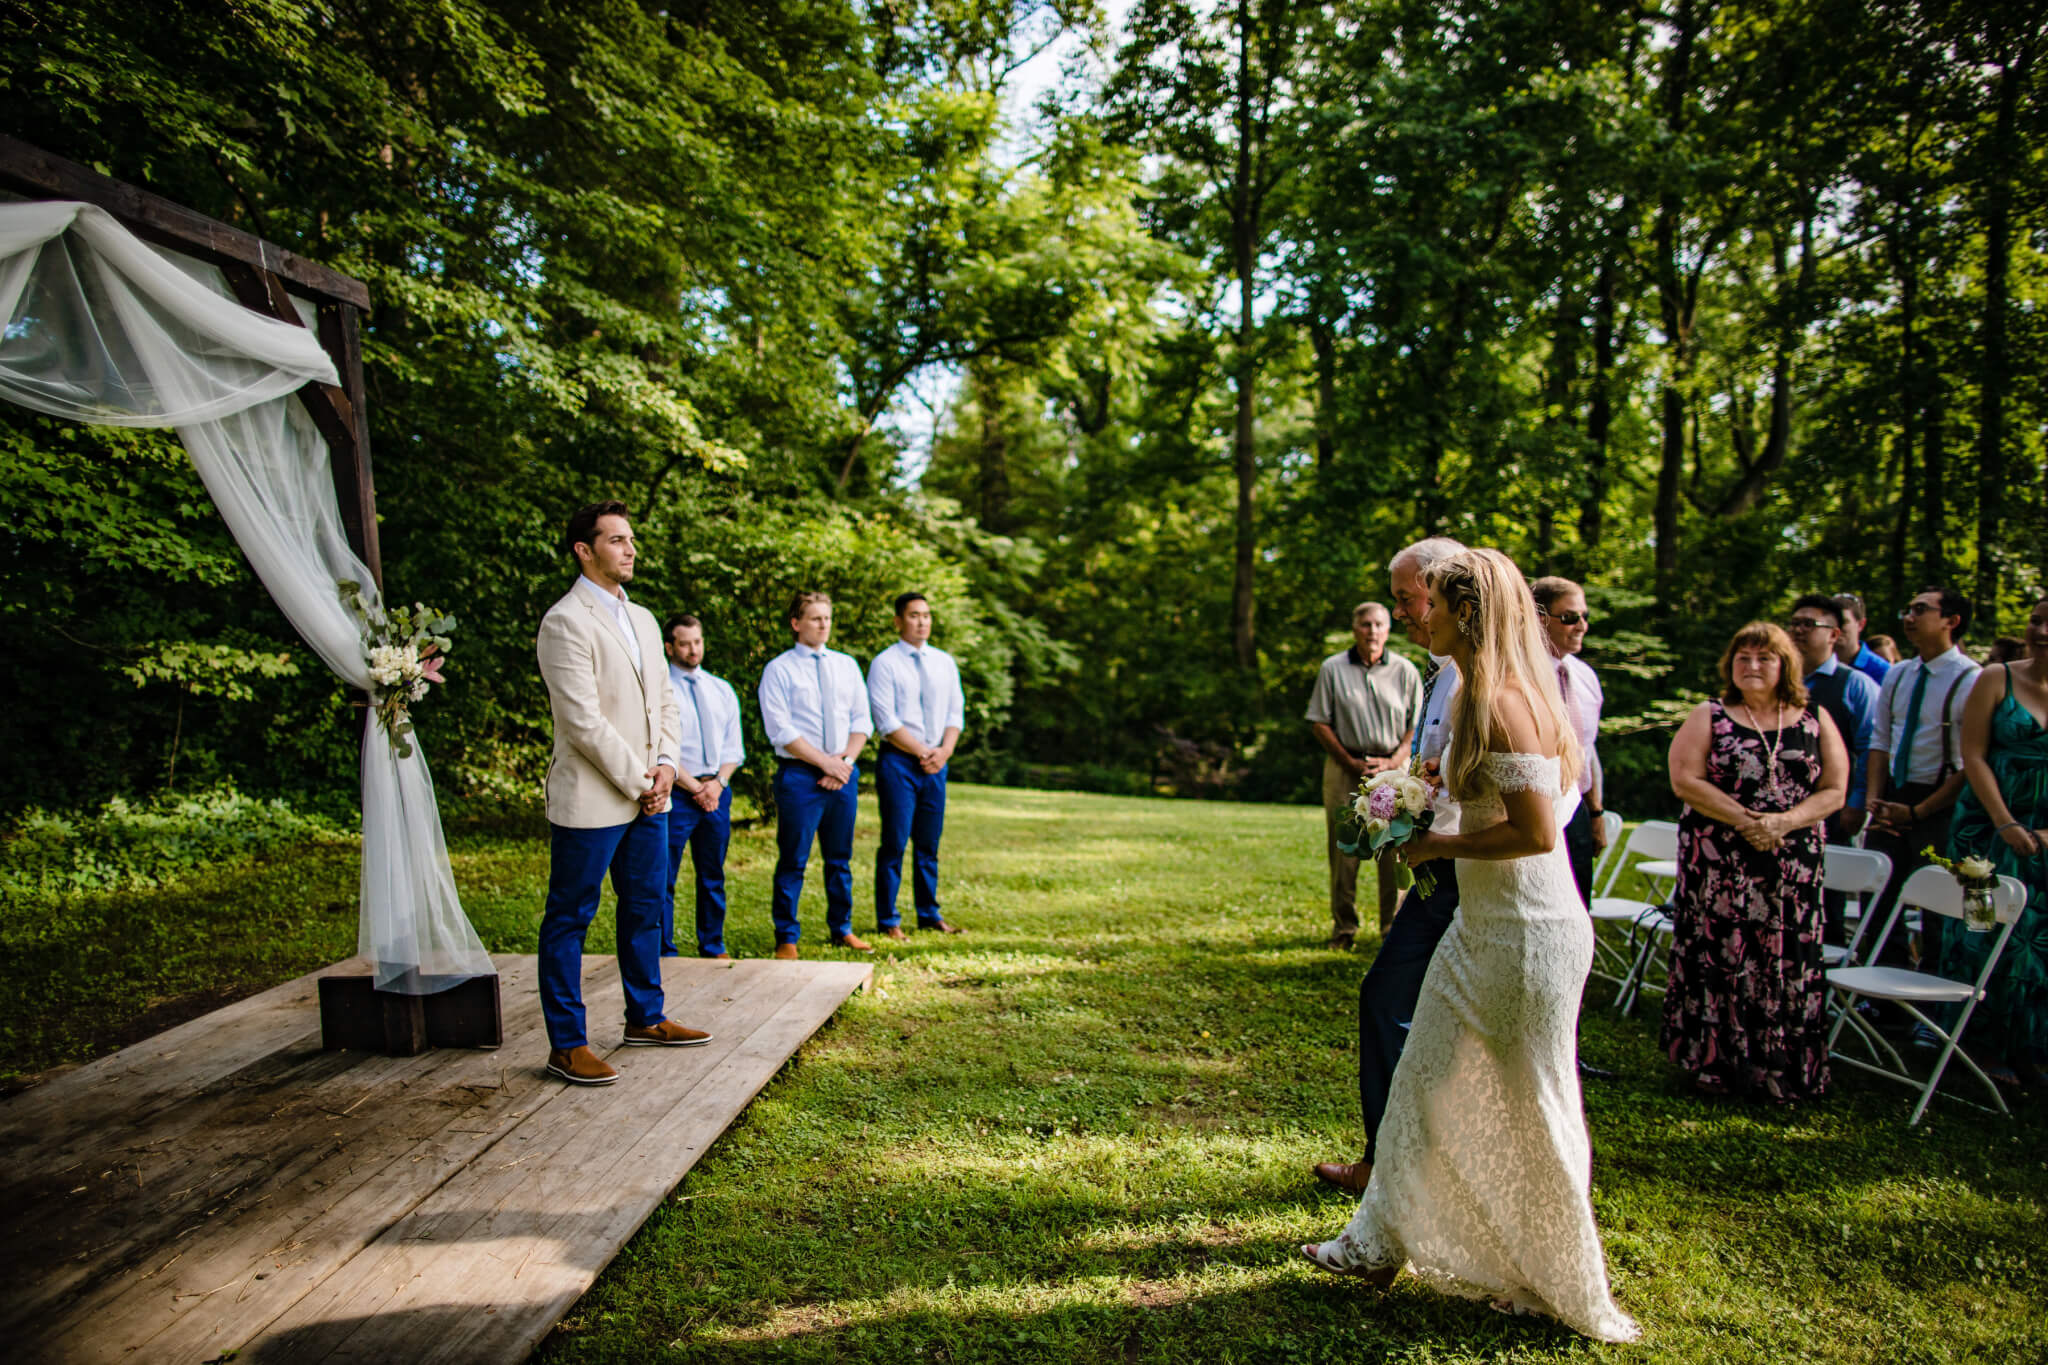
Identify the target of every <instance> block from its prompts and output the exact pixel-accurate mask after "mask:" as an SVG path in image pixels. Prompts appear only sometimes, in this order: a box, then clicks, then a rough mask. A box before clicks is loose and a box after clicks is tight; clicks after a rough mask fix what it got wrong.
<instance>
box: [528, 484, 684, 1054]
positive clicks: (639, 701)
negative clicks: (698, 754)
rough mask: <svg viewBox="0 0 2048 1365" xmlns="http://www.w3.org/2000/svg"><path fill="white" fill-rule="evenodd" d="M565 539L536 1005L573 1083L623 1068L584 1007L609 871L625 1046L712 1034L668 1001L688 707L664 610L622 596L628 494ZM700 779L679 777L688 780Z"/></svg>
mask: <svg viewBox="0 0 2048 1365" xmlns="http://www.w3.org/2000/svg"><path fill="white" fill-rule="evenodd" d="M563 547H564V548H565V549H566V550H567V551H568V553H569V554H570V555H571V557H572V558H574V560H575V562H576V567H577V570H578V574H577V578H576V582H575V584H574V585H573V586H572V587H571V588H570V589H569V591H568V593H567V595H565V596H564V597H563V598H562V600H561V601H559V602H557V603H555V605H554V606H552V607H550V608H549V609H548V614H547V615H546V616H545V617H544V618H542V620H541V623H540V635H539V638H538V639H537V641H536V642H535V652H536V654H537V655H538V656H539V659H540V671H541V676H542V677H543V678H545V679H546V680H547V686H548V703H549V706H550V709H551V710H552V712H553V715H554V730H555V743H554V756H553V758H552V759H551V761H550V762H549V764H548V778H547V810H548V833H549V842H548V896H547V905H546V908H545V909H544V910H543V911H542V913H541V922H540V1003H541V1014H542V1016H543V1017H544V1018H545V1020H546V1022H547V1030H548V1045H549V1048H550V1049H551V1050H550V1052H549V1053H548V1064H547V1070H548V1074H550V1075H552V1076H558V1077H560V1078H561V1079H562V1080H565V1081H567V1082H569V1083H570V1084H571V1085H610V1084H611V1083H612V1082H613V1081H616V1080H617V1079H618V1078H619V1073H618V1072H617V1071H616V1070H614V1069H613V1068H612V1067H611V1066H610V1065H608V1064H607V1063H605V1062H604V1061H603V1060H602V1059H601V1058H599V1057H598V1055H597V1054H596V1053H594V1052H592V1051H591V1050H590V1046H589V1042H590V1040H589V1038H588V1037H587V1036H586V1035H585V1033H584V1016H583V936H584V935H585V934H586V933H587V932H588V931H589V929H590V921H591V918H592V917H593V916H595V915H596V914H597V901H598V893H599V891H600V889H601V888H602V886H603V883H604V877H605V873H606V872H607V871H609V872H610V873H611V879H612V892H613V894H614V895H615V896H616V897H617V900H618V909H617V925H618V953H619V979H620V982H621V984H623V985H624V987H625V992H626V1034H625V1038H624V1039H623V1043H624V1045H625V1046H628V1047H634V1046H645V1047H694V1046H697V1045H699V1044H702V1043H706V1042H709V1041H710V1040H711V1035H710V1034H708V1033H704V1032H701V1031H699V1030H697V1029H692V1028H684V1027H683V1026H682V1025H681V1024H678V1023H676V1022H675V1021H674V1020H672V1019H669V1018H668V1017H667V1016H666V1015H664V1014H663V1013H662V1007H663V1003H664V1002H663V998H662V991H661V903H662V895H661V888H662V878H663V877H664V876H665V875H666V873H667V871H668V808H669V798H670V789H671V788H672V787H674V786H675V785H676V757H675V754H676V743H677V724H678V719H679V718H678V715H677V711H676V699H675V694H674V693H673V692H671V691H670V690H669V687H668V679H667V677H666V676H665V675H664V674H663V673H662V668H661V632H660V631H659V630H658V629H657V628H656V627H655V624H654V616H653V614H652V613H651V612H649V611H648V610H647V608H645V607H642V606H636V605H634V604H633V603H632V602H631V601H629V600H628V599H627V597H626V584H627V583H629V582H631V581H632V578H633V559H634V547H633V528H632V525H631V524H630V523H629V521H628V520H627V515H626V505H625V504H624V503H621V502H598V503H592V504H591V505H590V506H588V507H585V508H583V509H582V510H581V511H579V512H577V513H576V514H575V515H574V516H572V517H570V518H569V525H568V528H567V531H566V533H565V535H564V537H563ZM696 785H697V784H696V782H695V780H694V779H691V778H685V779H684V780H683V789H684V790H685V791H691V790H694V789H695V787H696Z"/></svg>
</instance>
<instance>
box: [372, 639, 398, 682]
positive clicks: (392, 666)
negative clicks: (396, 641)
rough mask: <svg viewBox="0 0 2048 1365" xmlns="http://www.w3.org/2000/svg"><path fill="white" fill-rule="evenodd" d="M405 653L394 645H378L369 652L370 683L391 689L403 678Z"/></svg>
mask: <svg viewBox="0 0 2048 1365" xmlns="http://www.w3.org/2000/svg"><path fill="white" fill-rule="evenodd" d="M405 654H406V652H405V651H404V650H402V649H400V648H399V647H398V646H396V645H378V646H377V647H376V648H374V649H372V650H371V651H370V681H371V682H373V683H376V684H377V685H378V686H379V687H391V686H394V685H396V684H397V682H398V681H399V680H400V679H401V678H403V677H404V676H405Z"/></svg>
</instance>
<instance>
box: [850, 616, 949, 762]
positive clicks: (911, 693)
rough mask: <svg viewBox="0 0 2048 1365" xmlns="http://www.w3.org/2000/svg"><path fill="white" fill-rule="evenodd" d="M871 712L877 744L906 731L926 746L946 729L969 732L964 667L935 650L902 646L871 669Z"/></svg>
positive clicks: (882, 655)
mask: <svg viewBox="0 0 2048 1365" xmlns="http://www.w3.org/2000/svg"><path fill="white" fill-rule="evenodd" d="M868 709H869V710H870V711H871V712H872V713H873V714H874V718H875V735H876V737H877V738H886V737H887V736H889V735H893V734H895V733H896V732H897V731H898V730H908V731H910V733H911V735H912V736H914V737H915V738H916V739H918V740H919V741H921V742H922V743H924V744H926V745H936V744H937V743H938V742H939V741H940V740H942V739H944V738H945V737H946V730H947V728H948V727H951V728H953V729H955V730H964V729H966V728H967V698H966V697H965V696H964V695H963V694H962V693H961V691H960V667H959V665H958V664H955V663H954V662H953V656H952V655H950V654H948V653H947V652H946V651H945V650H943V649H940V648H939V647H938V646H937V645H934V644H931V643H926V644H925V645H924V646H923V647H921V648H918V647H913V646H912V645H911V644H910V643H909V642H908V641H906V640H898V641H897V642H896V643H895V644H893V645H890V646H889V647H888V648H887V649H885V650H883V651H882V652H881V653H880V654H877V655H876V656H875V661H874V662H873V663H871V664H869V665H868Z"/></svg>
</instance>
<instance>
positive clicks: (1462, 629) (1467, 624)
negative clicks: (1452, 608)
mask: <svg viewBox="0 0 2048 1365" xmlns="http://www.w3.org/2000/svg"><path fill="white" fill-rule="evenodd" d="M1472 615H1473V614H1472V613H1471V612H1469V611H1468V612H1466V613H1465V614H1464V615H1463V616H1460V617H1459V618H1458V634H1460V635H1462V636H1464V637H1465V638H1466V639H1467V640H1470V639H1471V638H1472Z"/></svg>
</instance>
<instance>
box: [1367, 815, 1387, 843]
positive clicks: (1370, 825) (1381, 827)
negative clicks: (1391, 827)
mask: <svg viewBox="0 0 2048 1365" xmlns="http://www.w3.org/2000/svg"><path fill="white" fill-rule="evenodd" d="M1387 826H1388V822H1387V821H1385V820H1371V819H1369V820H1367V821H1366V822H1365V832H1366V833H1367V834H1369V835H1371V836H1372V837H1373V838H1375V839H1377V838H1379V837H1380V836H1381V835H1382V834H1385V833H1386V832H1387Z"/></svg>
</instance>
